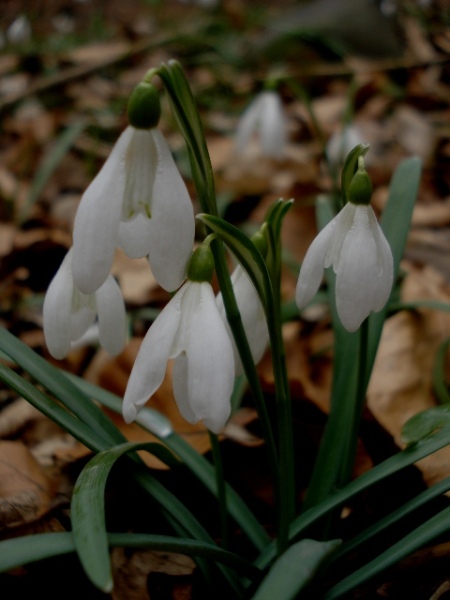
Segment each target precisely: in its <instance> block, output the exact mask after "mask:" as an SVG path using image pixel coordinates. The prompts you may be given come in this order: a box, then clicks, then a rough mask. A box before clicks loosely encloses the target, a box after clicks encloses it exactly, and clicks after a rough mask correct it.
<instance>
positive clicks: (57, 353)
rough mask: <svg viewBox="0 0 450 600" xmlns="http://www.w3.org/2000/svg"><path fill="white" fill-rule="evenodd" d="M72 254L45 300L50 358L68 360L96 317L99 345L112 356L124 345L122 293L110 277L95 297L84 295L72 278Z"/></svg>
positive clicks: (67, 257) (59, 272)
mask: <svg viewBox="0 0 450 600" xmlns="http://www.w3.org/2000/svg"><path fill="white" fill-rule="evenodd" d="M72 254H73V253H72V250H69V252H68V253H67V254H66V256H65V257H64V260H63V262H62V263H61V266H60V268H59V270H58V272H57V273H56V275H55V277H54V278H53V280H52V282H51V283H50V286H49V288H48V290H47V294H46V296H45V300H44V307H43V317H44V335H45V340H46V342H47V347H48V350H49V352H50V354H51V355H52V356H53V357H54V358H57V359H62V358H64V357H65V356H67V355H68V354H69V352H70V350H71V349H72V348H73V347H74V346H78V345H79V342H80V340H81V338H82V337H83V336H84V335H85V334H86V333H87V332H89V331H90V329H91V326H92V324H93V323H94V322H95V320H96V317H97V315H98V337H99V341H100V344H101V345H102V346H103V348H105V350H106V351H107V352H109V353H110V354H112V355H115V354H118V353H119V352H120V351H121V350H122V348H123V346H124V345H125V337H126V316H125V306H124V302H123V298H122V293H121V291H120V288H119V286H118V285H117V283H116V281H115V280H114V278H113V277H112V276H111V275H110V276H109V277H108V278H107V279H106V281H105V282H104V283H103V284H102V285H101V286H100V288H99V289H98V290H97V291H96V292H95V293H94V294H83V293H82V292H80V290H79V289H78V288H77V287H76V285H75V283H74V281H73V277H72Z"/></svg>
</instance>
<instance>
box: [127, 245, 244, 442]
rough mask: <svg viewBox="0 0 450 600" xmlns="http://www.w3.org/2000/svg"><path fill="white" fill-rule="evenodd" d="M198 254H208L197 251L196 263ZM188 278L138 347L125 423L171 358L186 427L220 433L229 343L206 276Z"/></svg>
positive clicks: (230, 380)
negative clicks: (192, 425) (197, 426)
mask: <svg viewBox="0 0 450 600" xmlns="http://www.w3.org/2000/svg"><path fill="white" fill-rule="evenodd" d="M199 250H200V251H202V252H203V251H204V250H207V251H208V253H209V252H210V250H209V248H205V247H201V248H199V249H198V250H196V252H195V253H194V254H193V259H194V260H195V258H196V257H198V256H199V254H197V253H198V252H199ZM193 259H191V263H190V267H191V264H192V262H193ZM190 272H191V269H190ZM190 277H191V278H190V279H188V281H186V283H184V285H183V286H182V287H181V288H180V289H179V290H178V292H177V293H176V294H175V296H174V297H173V298H172V299H171V300H170V302H169V303H168V304H167V305H166V306H165V308H164V309H163V310H162V311H161V313H160V314H159V315H158V317H157V318H156V319H155V322H154V323H153V325H152V326H151V327H150V329H149V330H148V332H147V334H146V336H145V338H144V340H143V342H142V345H141V348H140V350H139V353H138V355H137V358H136V361H135V363H134V366H133V369H132V371H131V375H130V379H129V381H128V385H127V389H126V391H125V396H124V400H123V416H124V419H125V421H126V422H127V423H130V422H131V421H133V420H134V419H135V418H136V416H137V414H138V412H139V410H140V408H141V407H142V406H144V404H145V403H146V402H147V400H148V399H149V398H150V396H152V394H153V393H154V392H155V391H156V390H157V389H158V388H159V386H160V385H161V383H162V381H163V379H164V375H165V372H166V367H167V362H168V360H169V359H171V358H174V359H175V364H174V368H173V391H174V396H175V400H176V402H177V405H178V408H179V410H180V413H181V414H182V416H183V417H184V418H185V419H186V421H188V422H189V423H196V422H197V421H201V420H202V421H203V422H204V424H205V425H206V427H208V429H210V430H211V431H213V432H214V433H218V432H219V431H220V430H221V429H222V427H223V426H224V425H225V423H226V421H227V419H228V417H229V416H230V410H231V405H230V398H231V394H232V391H233V385H234V359H233V349H232V346H231V340H230V338H229V335H228V332H227V330H226V328H225V325H224V323H223V321H222V318H221V316H220V313H219V310H218V308H217V304H216V298H215V296H214V292H213V289H212V287H211V284H210V283H209V279H210V277H209V275H207V276H203V275H201V276H200V277H198V276H192V275H190ZM205 279H207V280H205Z"/></svg>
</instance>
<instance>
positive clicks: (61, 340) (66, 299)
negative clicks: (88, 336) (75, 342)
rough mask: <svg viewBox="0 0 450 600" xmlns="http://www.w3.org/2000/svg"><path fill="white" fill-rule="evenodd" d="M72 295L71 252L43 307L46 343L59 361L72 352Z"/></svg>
mask: <svg viewBox="0 0 450 600" xmlns="http://www.w3.org/2000/svg"><path fill="white" fill-rule="evenodd" d="M72 294H73V279H72V273H71V267H70V251H69V253H68V254H66V256H65V257H64V260H63V262H62V263H61V266H60V267H59V270H58V272H57V273H56V275H55V277H54V278H53V280H52V281H51V283H50V285H49V288H48V290H47V293H46V295H45V300H44V307H43V321H44V335H45V341H46V343H47V347H48V350H49V352H50V354H51V355H52V356H53V357H54V358H57V359H62V358H64V357H65V356H67V355H68V354H69V352H70V341H71V338H70V334H71V332H70V326H69V324H70V313H71V309H72Z"/></svg>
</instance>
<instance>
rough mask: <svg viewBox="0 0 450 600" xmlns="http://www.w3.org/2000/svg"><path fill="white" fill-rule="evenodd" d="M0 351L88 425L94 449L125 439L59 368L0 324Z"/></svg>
mask: <svg viewBox="0 0 450 600" xmlns="http://www.w3.org/2000/svg"><path fill="white" fill-rule="evenodd" d="M0 350H1V351H3V352H4V353H5V354H7V355H8V356H9V357H10V358H11V359H12V360H13V361H14V362H15V363H16V364H17V365H19V366H20V367H21V368H22V369H23V370H24V371H26V372H27V373H28V374H29V375H31V377H32V378H33V379H34V380H35V381H38V382H39V383H40V384H42V385H43V386H44V387H45V388H46V389H47V390H48V391H49V392H50V393H51V394H53V395H54V396H55V398H58V400H59V401H60V402H61V403H62V404H64V406H65V407H66V408H67V409H68V410H69V411H70V412H72V413H73V414H74V415H76V416H77V417H78V418H79V419H80V420H81V421H83V422H84V423H86V424H87V425H89V426H90V427H91V428H92V430H93V431H94V432H95V434H96V436H97V438H98V445H97V448H101V449H104V448H105V447H107V446H110V445H115V444H118V443H121V442H124V441H126V439H125V437H124V436H123V435H122V434H121V433H120V431H119V430H118V429H117V427H116V426H115V425H114V423H113V422H112V421H111V420H110V419H109V418H108V417H107V416H106V415H105V413H104V412H103V411H102V410H101V409H100V408H99V407H98V406H96V405H95V403H94V402H92V401H91V399H90V398H89V397H88V396H86V395H85V394H84V393H83V392H82V391H81V390H80V389H79V388H77V387H76V386H75V385H74V384H73V383H72V382H71V381H69V379H68V378H67V377H66V376H65V375H64V373H63V372H62V371H60V370H59V369H58V368H57V367H54V366H53V365H51V364H50V363H48V362H47V361H46V360H45V359H44V358H42V356H39V354H37V353H36V352H34V351H33V350H32V349H31V348H29V347H28V346H27V345H26V344H24V343H23V342H22V341H21V340H19V339H18V338H16V337H15V336H14V335H12V334H11V333H10V332H9V331H7V330H6V329H4V328H3V327H0ZM102 441H103V443H101V442H102Z"/></svg>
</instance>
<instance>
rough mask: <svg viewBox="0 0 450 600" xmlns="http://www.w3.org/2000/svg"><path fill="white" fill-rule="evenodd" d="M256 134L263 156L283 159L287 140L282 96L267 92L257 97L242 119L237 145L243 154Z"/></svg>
mask: <svg viewBox="0 0 450 600" xmlns="http://www.w3.org/2000/svg"><path fill="white" fill-rule="evenodd" d="M254 134H257V135H258V136H259V142H260V145H261V148H262V152H263V154H265V155H266V156H268V157H270V158H275V159H281V158H282V157H283V154H284V151H285V148H286V140H287V131H286V117H285V115H284V112H283V105H282V103H281V99H280V96H279V95H278V94H277V93H276V92H274V91H273V90H266V91H263V92H261V93H260V94H258V95H257V96H256V98H255V99H254V100H253V102H251V104H250V105H249V106H248V107H247V108H246V110H245V111H244V113H243V115H242V117H241V118H240V120H239V122H238V126H237V131H236V138H235V144H236V149H237V151H238V152H240V153H242V152H243V151H244V149H245V147H246V146H247V144H248V142H249V141H250V139H251V138H252V136H253V135H254Z"/></svg>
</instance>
